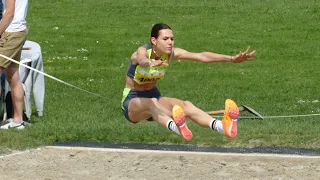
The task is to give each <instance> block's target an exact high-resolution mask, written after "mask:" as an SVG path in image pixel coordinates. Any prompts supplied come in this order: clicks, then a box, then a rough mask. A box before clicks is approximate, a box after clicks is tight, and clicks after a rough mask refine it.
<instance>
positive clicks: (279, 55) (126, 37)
mask: <svg viewBox="0 0 320 180" xmlns="http://www.w3.org/2000/svg"><path fill="white" fill-rule="evenodd" d="M319 9H320V4H319V3H318V2H317V1H316V0H314V1H298V0H293V1H289V0H285V1H276V0H270V1H262V0H250V1H249V0H248V1H240V0H226V1H217V0H210V1H209V0H198V1H193V0H182V1H172V0H162V1H147V0H122V1H115V0H86V1H85V0H56V1H51V2H50V1H47V0H37V1H33V0H31V1H29V14H28V27H29V38H28V39H29V40H33V41H36V42H38V43H40V45H41V47H42V51H43V56H44V66H45V67H44V68H45V72H46V73H49V74H51V75H53V76H55V77H58V78H60V79H62V80H64V81H67V82H69V83H71V84H74V85H76V86H79V87H81V88H84V89H86V90H89V91H92V92H94V93H99V94H101V95H103V96H104V97H105V98H99V97H95V96H92V95H89V94H86V93H84V92H82V91H79V90H77V89H73V88H71V87H68V86H65V85H63V84H61V83H58V82H56V81H53V80H51V79H48V78H46V100H45V110H44V113H45V116H44V117H41V118H39V117H37V116H36V115H35V114H36V113H35V107H34V113H33V114H34V115H33V116H32V122H33V125H32V126H31V127H28V128H27V129H25V130H24V131H15V130H12V131H11V130H10V131H0V149H8V148H9V149H23V148H29V147H37V146H41V145H48V144H51V143H54V142H63V141H107V142H137V143H140V142H143V143H156V144H177V143H178V144H198V145H212V146H224V147H231V146H232V147H260V146H261V147H263V146H275V147H301V148H314V149H320V141H319V129H320V116H313V117H299V118H275V119H266V120H250V119H242V120H241V121H240V123H239V129H238V130H239V135H238V137H237V138H236V139H228V138H226V137H224V136H222V135H220V134H218V133H217V132H213V131H211V130H209V129H203V128H201V127H199V126H196V125H195V124H193V123H192V122H191V121H190V123H189V126H190V129H191V130H192V131H193V134H194V138H193V140H192V141H189V142H187V141H184V140H182V138H180V137H179V136H177V135H176V134H174V133H172V132H170V131H168V130H166V129H163V128H161V127H160V126H158V125H157V124H155V123H152V122H142V123H139V124H137V125H133V124H130V123H129V122H127V120H126V119H125V118H124V117H123V115H122V112H121V108H120V101H121V98H122V90H123V87H124V83H125V73H126V70H127V65H128V62H129V57H130V56H131V54H132V52H134V51H135V49H136V48H137V47H138V46H140V45H142V44H144V43H147V42H148V40H149V35H150V30H151V27H152V25H153V24H155V23H158V22H164V23H167V24H169V25H170V26H171V27H172V28H173V30H174V33H175V41H176V42H175V43H176V47H182V48H184V49H187V50H190V51H194V52H200V51H213V52H217V53H223V54H236V53H238V52H239V51H240V50H245V48H246V47H247V46H248V45H251V46H252V47H253V48H254V49H256V50H257V54H258V55H257V58H256V60H254V61H251V62H246V63H241V64H231V63H216V64H201V63H193V62H182V61H181V62H178V61H177V62H174V63H173V64H172V65H171V66H170V69H169V70H168V72H167V75H166V78H165V79H164V80H163V81H162V82H160V83H159V89H160V90H161V92H162V95H164V96H169V97H177V98H181V99H184V100H189V101H191V102H193V103H194V104H195V105H196V106H198V107H200V108H202V109H204V110H217V109H223V108H224V107H223V106H224V100H225V99H226V98H232V99H234V100H235V101H236V102H237V103H238V104H246V105H249V106H251V107H253V108H254V109H256V110H257V111H258V112H260V113H261V114H262V115H266V116H269V115H270V116H271V115H292V114H319V113H320V103H319V100H320V87H319V85H320V83H319V77H320V68H319V67H320V61H319V57H320V44H319V42H320V19H319V17H320V12H319ZM179 83H180V84H179ZM244 115H247V114H244Z"/></svg>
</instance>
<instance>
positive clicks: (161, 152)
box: [45, 146, 320, 159]
mask: <svg viewBox="0 0 320 180" xmlns="http://www.w3.org/2000/svg"><path fill="white" fill-rule="evenodd" d="M45 148H46V149H61V150H76V151H77V150H78V151H101V152H125V153H159V154H190V155H220V156H237V157H239V156H243V157H279V158H306V159H320V156H303V155H290V154H288V155H286V154H260V153H219V152H195V151H193V152H192V151H164V150H145V149H118V148H93V147H70V146H45Z"/></svg>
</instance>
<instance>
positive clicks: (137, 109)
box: [128, 97, 153, 122]
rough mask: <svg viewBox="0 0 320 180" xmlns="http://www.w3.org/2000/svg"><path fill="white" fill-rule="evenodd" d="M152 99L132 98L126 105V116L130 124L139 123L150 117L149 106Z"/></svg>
mask: <svg viewBox="0 0 320 180" xmlns="http://www.w3.org/2000/svg"><path fill="white" fill-rule="evenodd" d="M152 100H153V99H152V98H139V97H136V98H133V99H131V100H130V102H129V105H128V116H129V118H130V120H131V121H132V122H139V121H141V120H144V119H148V118H150V117H151V114H150V112H149V106H150V105H151V104H152Z"/></svg>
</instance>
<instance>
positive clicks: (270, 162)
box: [0, 147, 320, 180]
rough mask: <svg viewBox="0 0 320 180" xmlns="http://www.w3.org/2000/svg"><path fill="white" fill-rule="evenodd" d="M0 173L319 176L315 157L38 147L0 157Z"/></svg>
mask: <svg viewBox="0 0 320 180" xmlns="http://www.w3.org/2000/svg"><path fill="white" fill-rule="evenodd" d="M0 166H1V169H0V174H1V176H0V179H17V180H18V179H24V180H25V179H41V180H50V179H52V180H53V179H77V180H80V179H90V180H92V179H97V180H100V179H101V180H102V179H103V180H105V179H117V180H136V179H139V180H144V179H145V180H150V179H183V180H186V179H192V180H207V179H215V180H216V179H268V180H269V179H319V178H320V157H315V156H290V155H288V156H283V155H282V156H280V155H261V154H258V155H255V154H248V155H246V154H227V153H224V154H222V153H199V152H197V153H192V152H165V151H144V150H126V149H122V150H121V149H120V150H119V149H105V148H76V147H75V148H67V147H64V148H61V147H60V148H59V147H58V148H57V147H54V148H53V147H43V148H38V149H32V150H28V151H24V152H19V153H16V154H11V155H4V156H1V157H0Z"/></svg>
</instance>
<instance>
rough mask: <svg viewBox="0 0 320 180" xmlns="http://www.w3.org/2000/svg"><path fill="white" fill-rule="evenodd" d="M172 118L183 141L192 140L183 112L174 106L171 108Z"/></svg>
mask: <svg viewBox="0 0 320 180" xmlns="http://www.w3.org/2000/svg"><path fill="white" fill-rule="evenodd" d="M172 116H173V120H174V122H175V123H176V125H177V127H178V129H179V132H180V135H181V136H182V137H183V138H184V139H185V140H190V139H191V138H192V132H191V131H190V130H189V128H188V126H187V123H186V116H185V114H184V112H183V109H182V108H181V107H180V106H178V105H174V106H173V108H172Z"/></svg>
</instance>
